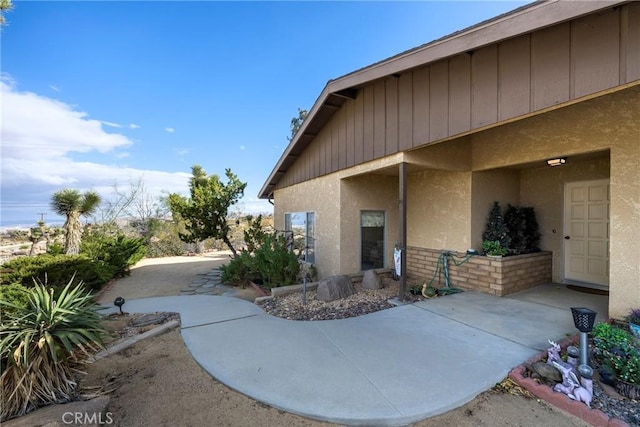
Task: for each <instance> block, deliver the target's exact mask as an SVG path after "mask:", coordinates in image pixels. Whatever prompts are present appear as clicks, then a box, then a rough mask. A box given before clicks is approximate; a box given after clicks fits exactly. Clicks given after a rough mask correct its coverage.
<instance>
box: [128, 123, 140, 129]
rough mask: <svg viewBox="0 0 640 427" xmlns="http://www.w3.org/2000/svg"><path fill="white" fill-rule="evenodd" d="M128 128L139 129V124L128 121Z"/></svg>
mask: <svg viewBox="0 0 640 427" xmlns="http://www.w3.org/2000/svg"><path fill="white" fill-rule="evenodd" d="M129 129H140V126H138V125H137V124H135V123H129Z"/></svg>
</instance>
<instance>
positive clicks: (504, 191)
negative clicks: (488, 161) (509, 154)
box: [470, 169, 520, 251]
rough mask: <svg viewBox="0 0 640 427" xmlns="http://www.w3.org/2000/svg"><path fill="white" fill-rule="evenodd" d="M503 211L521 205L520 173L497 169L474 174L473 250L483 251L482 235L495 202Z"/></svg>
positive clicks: (472, 203) (472, 205)
mask: <svg viewBox="0 0 640 427" xmlns="http://www.w3.org/2000/svg"><path fill="white" fill-rule="evenodd" d="M496 201H497V202H500V206H501V207H502V209H505V208H506V207H507V205H508V204H509V203H510V204H512V205H514V206H515V205H519V204H520V171H518V170H514V169H495V170H488V171H479V172H474V173H473V184H472V201H471V209H472V213H471V246H470V247H471V248H473V249H475V250H477V251H480V250H481V249H482V233H483V231H484V228H485V225H486V223H487V218H488V216H489V212H490V211H491V208H492V207H493V202H496Z"/></svg>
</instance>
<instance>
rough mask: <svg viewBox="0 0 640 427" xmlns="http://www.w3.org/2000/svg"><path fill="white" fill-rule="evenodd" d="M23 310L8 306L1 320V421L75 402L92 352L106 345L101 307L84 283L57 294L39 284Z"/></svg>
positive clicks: (0, 305)
mask: <svg viewBox="0 0 640 427" xmlns="http://www.w3.org/2000/svg"><path fill="white" fill-rule="evenodd" d="M27 299H28V301H27V304H26V305H24V306H19V305H17V304H15V305H14V304H10V303H8V302H6V301H4V300H0V308H2V309H3V311H4V309H5V308H7V307H9V308H11V310H10V311H7V313H6V315H5V316H3V320H2V322H0V367H1V369H0V372H2V374H1V375H0V389H1V390H8V391H10V392H7V393H1V396H0V421H5V420H7V419H9V418H12V417H14V416H18V415H23V414H25V413H27V412H29V411H31V410H33V409H35V408H37V407H39V406H42V405H46V404H50V403H60V402H65V401H69V400H72V399H73V397H74V396H75V393H76V390H75V389H76V385H77V382H76V378H75V377H76V373H77V372H78V371H77V368H78V364H80V363H82V362H83V360H85V359H84V357H83V356H88V355H89V352H88V351H89V350H96V349H98V348H101V347H102V342H103V341H102V340H103V337H104V335H105V330H104V329H103V328H102V326H101V324H100V321H101V317H100V315H99V314H98V311H97V308H98V306H97V305H96V304H95V303H94V302H93V297H92V295H91V294H90V293H88V292H86V291H85V290H84V288H83V287H82V286H81V285H77V286H75V287H72V283H71V282H69V283H68V284H67V285H66V286H65V287H64V288H63V289H62V291H61V292H60V294H59V296H58V297H55V296H54V290H53V289H47V288H46V287H44V286H41V285H37V286H35V287H34V288H32V289H30V290H29V292H28V298H27Z"/></svg>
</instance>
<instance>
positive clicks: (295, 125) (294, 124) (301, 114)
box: [287, 108, 309, 141]
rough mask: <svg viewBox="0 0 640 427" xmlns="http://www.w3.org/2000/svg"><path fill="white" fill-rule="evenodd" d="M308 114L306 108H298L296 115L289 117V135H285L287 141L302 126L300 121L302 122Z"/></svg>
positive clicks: (293, 136)
mask: <svg viewBox="0 0 640 427" xmlns="http://www.w3.org/2000/svg"><path fill="white" fill-rule="evenodd" d="M308 115H309V112H308V111H307V110H303V109H302V108H298V116H297V117H294V118H292V119H291V136H288V137H287V139H288V140H289V141H291V140H292V139H293V138H295V136H296V134H297V133H298V131H299V130H300V128H301V127H302V123H304V121H305V120H306V119H307V116H308Z"/></svg>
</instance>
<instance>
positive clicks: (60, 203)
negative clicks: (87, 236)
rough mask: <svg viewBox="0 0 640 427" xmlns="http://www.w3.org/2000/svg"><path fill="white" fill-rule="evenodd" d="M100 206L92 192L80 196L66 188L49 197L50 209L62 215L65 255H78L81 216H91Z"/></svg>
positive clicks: (97, 197)
mask: <svg viewBox="0 0 640 427" xmlns="http://www.w3.org/2000/svg"><path fill="white" fill-rule="evenodd" d="M99 204H100V196H99V195H98V193H96V192H94V191H87V192H86V193H84V194H80V192H79V191H78V190H74V189H71V188H66V189H64V190H61V191H58V192H57V193H54V194H53V196H52V197H51V208H52V209H53V211H54V212H55V213H57V214H58V215H64V216H65V217H66V221H65V223H64V226H63V228H64V230H65V242H64V253H65V254H66V255H78V253H80V240H81V239H82V223H81V222H80V216H81V215H85V216H88V215H91V214H92V213H93V212H95V210H96V209H97V208H98V205H99Z"/></svg>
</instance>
